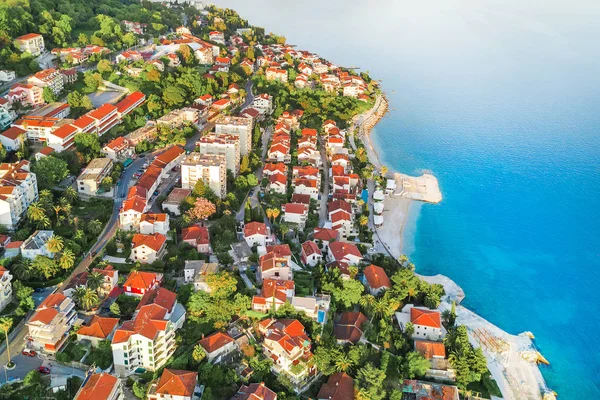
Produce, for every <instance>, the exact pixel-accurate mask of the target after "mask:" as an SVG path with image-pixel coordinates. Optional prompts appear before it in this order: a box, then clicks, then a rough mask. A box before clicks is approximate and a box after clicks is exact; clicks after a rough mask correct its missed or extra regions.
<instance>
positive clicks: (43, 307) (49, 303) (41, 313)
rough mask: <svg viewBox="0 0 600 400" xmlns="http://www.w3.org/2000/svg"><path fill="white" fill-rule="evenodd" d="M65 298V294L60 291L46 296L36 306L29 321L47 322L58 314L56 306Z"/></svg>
mask: <svg viewBox="0 0 600 400" xmlns="http://www.w3.org/2000/svg"><path fill="white" fill-rule="evenodd" d="M65 299H66V296H65V295H64V294H62V293H53V294H51V295H50V296H48V297H46V299H44V301H43V302H42V303H41V304H40V305H39V306H38V308H37V310H36V312H35V314H33V316H32V317H31V319H30V320H29V322H36V321H39V322H41V323H43V324H46V325H47V324H49V323H50V322H52V320H53V319H54V317H56V316H57V315H58V307H59V306H60V305H61V304H62V302H63V301H65Z"/></svg>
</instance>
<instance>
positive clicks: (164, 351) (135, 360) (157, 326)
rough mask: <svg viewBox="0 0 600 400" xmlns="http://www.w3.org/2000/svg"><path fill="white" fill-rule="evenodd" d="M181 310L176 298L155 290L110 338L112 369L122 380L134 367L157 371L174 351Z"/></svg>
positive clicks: (144, 298) (143, 299) (149, 293)
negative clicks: (131, 317)
mask: <svg viewBox="0 0 600 400" xmlns="http://www.w3.org/2000/svg"><path fill="white" fill-rule="evenodd" d="M184 321H185V309H184V308H183V306H182V305H181V304H179V303H177V295H176V294H175V293H173V292H170V291H168V290H166V289H162V288H160V289H155V290H152V291H150V292H148V293H146V294H145V295H144V297H142V299H141V300H140V303H139V305H138V308H137V309H136V311H135V313H134V314H133V319H131V320H129V321H126V322H124V323H123V325H121V327H119V328H118V329H117V330H116V331H115V334H114V336H113V339H112V343H111V347H112V353H113V362H114V369H115V373H116V375H117V376H119V377H121V378H124V377H127V376H129V375H131V374H133V373H134V372H135V370H137V369H138V368H143V369H145V370H146V371H156V370H158V369H160V368H161V367H162V366H163V365H165V363H166V362H167V360H168V359H169V358H170V357H171V356H172V355H173V353H174V352H175V331H176V330H177V329H179V328H181V327H182V326H183V323H184Z"/></svg>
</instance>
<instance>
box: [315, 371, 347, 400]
mask: <svg viewBox="0 0 600 400" xmlns="http://www.w3.org/2000/svg"><path fill="white" fill-rule="evenodd" d="M317 398H318V399H329V400H352V399H354V380H353V379H352V378H351V377H350V376H349V375H348V374H346V373H345V372H336V373H335V374H333V375H331V376H330V377H329V379H328V380H327V383H324V384H323V385H322V386H321V389H320V390H319V394H318V395H317Z"/></svg>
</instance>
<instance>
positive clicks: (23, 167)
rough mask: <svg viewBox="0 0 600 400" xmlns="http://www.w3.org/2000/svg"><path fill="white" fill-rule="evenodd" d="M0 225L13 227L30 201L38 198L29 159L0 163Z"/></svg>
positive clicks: (35, 180)
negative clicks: (0, 193) (0, 194)
mask: <svg viewBox="0 0 600 400" xmlns="http://www.w3.org/2000/svg"><path fill="white" fill-rule="evenodd" d="M0 178H1V179H2V180H1V181H0V192H2V196H1V197H0V225H3V226H4V227H5V228H6V229H11V230H12V229H15V228H16V226H17V224H18V223H19V221H20V220H21V217H22V216H23V215H24V214H25V212H26V211H27V208H28V207H29V205H30V204H31V203H33V202H34V201H36V200H37V199H38V187H37V178H36V176H35V174H34V173H32V172H29V161H25V160H23V161H19V162H18V163H13V164H9V163H3V164H0Z"/></svg>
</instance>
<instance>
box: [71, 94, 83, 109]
mask: <svg viewBox="0 0 600 400" xmlns="http://www.w3.org/2000/svg"><path fill="white" fill-rule="evenodd" d="M82 99H83V95H82V94H81V93H80V92H78V91H77V90H73V91H72V92H70V93H69V94H68V95H67V103H69V105H70V106H71V107H73V108H79V107H81V100H82Z"/></svg>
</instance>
